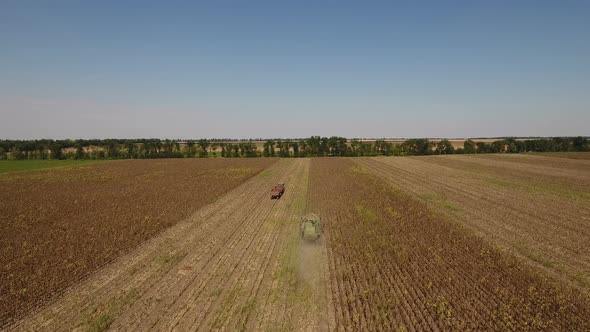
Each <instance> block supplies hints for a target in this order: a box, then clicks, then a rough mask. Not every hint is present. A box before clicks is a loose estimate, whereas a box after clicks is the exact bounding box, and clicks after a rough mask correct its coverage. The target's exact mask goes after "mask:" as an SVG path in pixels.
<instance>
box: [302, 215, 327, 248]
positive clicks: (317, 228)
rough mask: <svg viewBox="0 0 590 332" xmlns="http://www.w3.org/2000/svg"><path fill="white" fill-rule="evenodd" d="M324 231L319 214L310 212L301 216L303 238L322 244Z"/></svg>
mask: <svg viewBox="0 0 590 332" xmlns="http://www.w3.org/2000/svg"><path fill="white" fill-rule="evenodd" d="M323 232H324V231H323V229H322V221H321V219H320V217H319V216H318V215H316V214H314V213H309V214H307V215H305V216H303V217H301V239H302V240H303V241H306V242H314V243H315V244H320V241H321V239H320V237H321V236H322V233H323Z"/></svg>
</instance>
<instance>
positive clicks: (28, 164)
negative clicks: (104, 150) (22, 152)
mask: <svg viewBox="0 0 590 332" xmlns="http://www.w3.org/2000/svg"><path fill="white" fill-rule="evenodd" d="M96 162H99V160H0V173H5V172H16V171H30V170H33V169H45V168H55V167H67V166H80V165H87V164H92V163H96Z"/></svg>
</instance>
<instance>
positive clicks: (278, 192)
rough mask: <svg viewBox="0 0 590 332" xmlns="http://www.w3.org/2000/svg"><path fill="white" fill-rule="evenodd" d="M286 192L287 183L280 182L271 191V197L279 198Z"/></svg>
mask: <svg viewBox="0 0 590 332" xmlns="http://www.w3.org/2000/svg"><path fill="white" fill-rule="evenodd" d="M284 193H285V184H284V183H279V184H277V185H276V186H274V188H272V190H271V191H270V199H275V198H276V199H279V198H281V196H283V194H284Z"/></svg>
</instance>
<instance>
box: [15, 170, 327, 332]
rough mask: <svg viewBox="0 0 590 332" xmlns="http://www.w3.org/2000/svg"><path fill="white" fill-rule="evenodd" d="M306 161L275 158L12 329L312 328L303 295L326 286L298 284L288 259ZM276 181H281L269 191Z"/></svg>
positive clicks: (301, 207) (315, 320) (293, 257)
mask: <svg viewBox="0 0 590 332" xmlns="http://www.w3.org/2000/svg"><path fill="white" fill-rule="evenodd" d="M308 170H309V160H304V159H297V160H294V159H290V160H281V161H280V162H278V163H276V164H274V165H272V166H270V167H269V168H267V169H266V170H264V171H263V172H262V173H260V174H258V175H257V176H255V177H254V178H252V179H250V180H248V181H247V182H246V183H244V184H243V185H241V186H238V187H237V188H235V189H234V190H231V191H230V192H229V193H227V194H226V195H225V196H223V197H222V198H221V199H219V200H218V201H216V202H214V203H213V204H210V205H207V206H205V207H203V208H201V209H200V210H198V211H197V212H196V213H195V214H194V215H192V216H191V217H189V218H187V219H185V220H184V221H182V222H179V223H178V224H177V225H175V226H173V227H171V228H169V229H168V230H166V231H165V232H163V233H162V234H161V235H159V236H157V237H154V238H153V239H151V240H150V241H147V242H145V243H144V244H142V245H141V246H139V247H138V248H137V249H135V250H134V251H132V252H130V253H129V254H127V255H124V256H122V257H121V258H119V259H117V260H116V261H115V262H114V263H113V264H111V265H109V266H107V267H106V268H105V269H103V270H101V271H99V272H98V273H96V274H95V275H94V276H92V277H91V278H89V279H88V280H87V281H85V282H83V283H81V284H79V285H78V286H75V287H72V288H70V289H69V290H68V292H67V293H66V294H65V295H64V296H63V297H62V298H60V299H59V300H58V301H56V302H55V303H54V304H52V305H49V306H47V307H45V308H43V309H41V310H39V311H37V312H35V313H34V314H33V315H29V316H28V317H27V318H25V319H24V320H21V321H19V322H17V323H16V325H13V326H12V327H11V329H15V330H21V329H23V330H36V329H44V330H55V329H63V330H72V329H99V330H100V329H104V328H107V327H108V328H110V329H112V330H121V331H122V330H125V331H127V330H141V331H145V330H203V331H209V330H223V329H225V330H227V329H229V330H269V329H275V330H293V329H302V326H303V327H306V328H310V329H312V330H318V329H321V328H322V325H321V324H322V322H320V321H319V317H320V316H318V315H317V314H316V313H314V315H309V313H308V312H307V311H306V310H305V308H304V305H305V304H307V303H308V301H313V300H314V299H315V300H317V302H318V303H322V301H323V302H324V303H325V300H322V297H323V295H325V291H324V292H318V293H317V294H309V293H306V291H307V290H308V289H309V288H310V287H312V286H309V284H310V282H308V281H306V280H304V279H303V278H301V277H300V274H301V273H300V272H301V270H300V269H299V268H298V265H297V264H298V262H299V257H298V254H297V253H298V251H299V245H300V243H299V241H298V229H299V216H301V215H302V214H303V212H304V211H305V205H306V199H307V182H308V181H307V179H308V175H307V174H308ZM277 182H285V183H286V187H287V190H286V192H285V195H284V196H283V197H282V198H281V199H279V200H271V199H270V189H271V188H272V186H273V185H274V184H276V183H277ZM319 266H320V267H321V266H322V264H321V262H320V263H319ZM316 285H317V289H319V284H318V283H317V282H316V283H315V284H314V286H313V287H316ZM300 295H301V297H302V298H300ZM303 295H305V296H303ZM308 295H311V296H308ZM326 308H327V307H323V310H324V311H326ZM325 316H327V314H326V315H324V316H322V317H325ZM322 321H324V320H322ZM299 324H301V325H299Z"/></svg>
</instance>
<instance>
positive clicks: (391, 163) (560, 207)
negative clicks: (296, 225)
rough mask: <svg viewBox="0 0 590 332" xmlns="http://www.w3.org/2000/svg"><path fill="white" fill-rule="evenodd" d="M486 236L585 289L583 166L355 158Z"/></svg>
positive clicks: (529, 160)
mask: <svg viewBox="0 0 590 332" xmlns="http://www.w3.org/2000/svg"><path fill="white" fill-rule="evenodd" d="M358 163H359V164H362V165H363V166H364V167H366V168H367V169H369V170H370V171H371V172H373V173H374V174H376V175H378V176H379V177H381V178H382V179H384V180H386V181H387V182H388V183H390V184H392V185H394V186H395V187H397V188H400V189H403V190H404V191H407V192H410V193H413V194H414V195H416V196H417V197H418V198H420V199H421V200H422V201H423V202H425V203H427V204H428V206H429V207H430V208H432V209H435V210H436V211H437V212H439V213H442V214H445V215H446V216H448V217H449V218H450V219H451V220H454V221H455V222H457V223H458V224H460V225H462V226H463V227H466V228H469V229H470V230H471V231H473V232H475V233H476V234H478V235H480V236H482V237H484V238H485V239H486V240H487V241H489V242H491V243H493V244H495V245H498V246H499V247H501V248H503V249H505V250H508V251H509V252H511V253H512V254H515V255H517V256H518V257H520V258H522V259H523V260H524V261H525V262H526V263H527V264H530V265H533V266H535V267H537V268H538V269H539V270H541V271H542V272H544V273H546V274H547V275H548V276H551V277H553V278H555V279H558V280H562V281H565V282H567V283H569V284H571V285H573V286H575V287H578V288H579V289H580V290H582V291H584V292H588V291H589V289H590V249H589V247H588V243H590V230H589V228H588V224H589V222H590V165H589V164H588V161H587V160H573V159H571V160H570V159H562V158H551V157H543V156H535V155H495V156H428V157H413V158H370V159H359V160H358Z"/></svg>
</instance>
